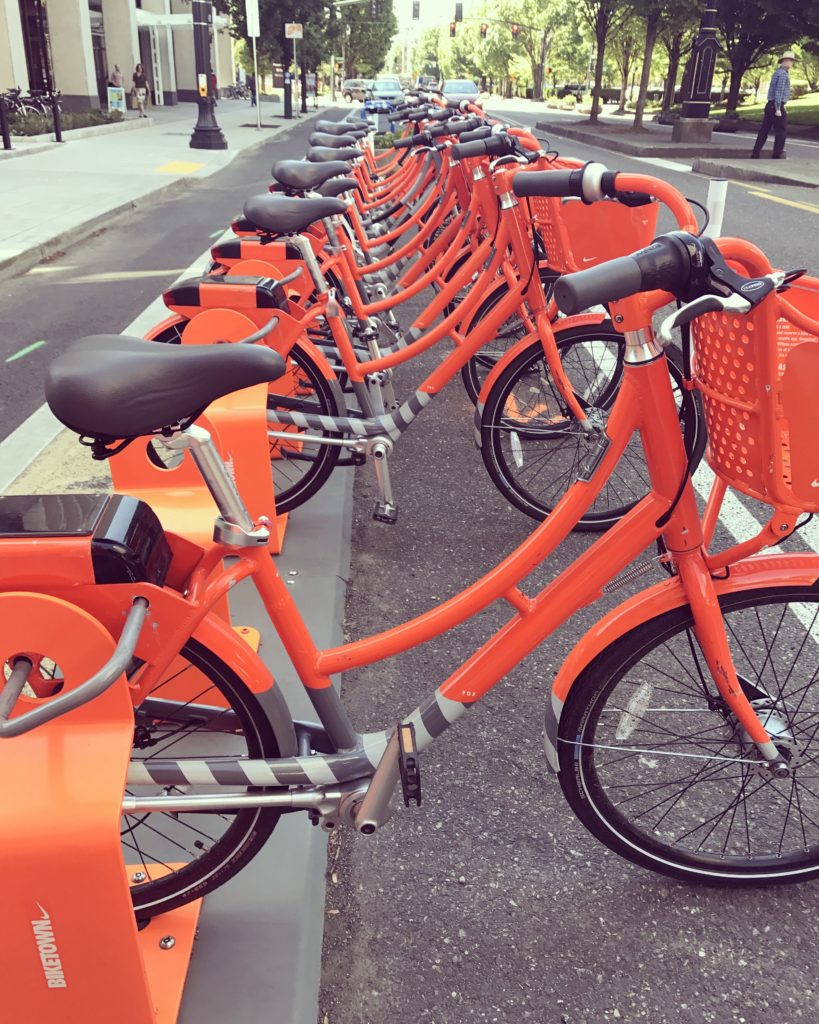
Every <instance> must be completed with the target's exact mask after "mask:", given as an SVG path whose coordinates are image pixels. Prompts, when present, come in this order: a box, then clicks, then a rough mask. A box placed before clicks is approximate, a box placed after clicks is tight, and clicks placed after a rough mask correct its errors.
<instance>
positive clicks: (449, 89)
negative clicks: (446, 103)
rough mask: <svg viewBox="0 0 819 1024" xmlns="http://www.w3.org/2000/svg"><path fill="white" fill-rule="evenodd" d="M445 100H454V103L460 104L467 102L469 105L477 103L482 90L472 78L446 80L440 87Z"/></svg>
mask: <svg viewBox="0 0 819 1024" xmlns="http://www.w3.org/2000/svg"><path fill="white" fill-rule="evenodd" d="M440 89H441V92H442V93H443V94H444V99H445V100H452V102H453V103H460V102H461V100H467V101H468V102H469V103H477V102H478V99H479V97H480V95H481V90H480V89H479V88H478V87H477V85H475V83H474V82H473V81H472V79H470V78H445V79H444V80H443V81H442V82H441V85H440Z"/></svg>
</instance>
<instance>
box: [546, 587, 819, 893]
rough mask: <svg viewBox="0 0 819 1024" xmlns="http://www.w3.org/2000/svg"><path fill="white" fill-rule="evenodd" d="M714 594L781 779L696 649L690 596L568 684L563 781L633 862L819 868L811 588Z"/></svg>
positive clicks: (742, 879)
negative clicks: (783, 775) (786, 769)
mask: <svg viewBox="0 0 819 1024" xmlns="http://www.w3.org/2000/svg"><path fill="white" fill-rule="evenodd" d="M720 605H721V607H722V611H723V614H724V615H725V621H726V628H727V631H728V638H729V641H730V642H731V647H732V651H733V653H734V659H735V663H736V668H737V672H738V674H739V677H740V682H741V685H742V687H743V690H744V691H745V693H746V696H748V697H749V699H752V700H759V701H760V702H761V703H760V705H759V710H758V711H757V714H758V715H759V716H760V719H761V720H762V718H763V716H764V717H765V719H766V727H767V728H768V730H769V732H771V731H773V730H776V731H777V732H778V740H777V745H778V746H779V747H780V750H782V751H784V752H786V756H787V758H788V759H789V760H790V762H791V763H792V765H793V768H792V773H791V775H790V776H789V778H787V779H784V780H780V779H774V778H773V777H772V776H771V775H770V773H768V772H767V771H766V769H764V768H763V767H762V766H761V761H758V757H759V755H758V752H757V751H756V749H755V748H754V747H753V746H752V745H751V744H750V743H749V742H747V735H746V736H745V738H743V735H742V732H741V730H740V729H739V727H738V725H737V724H736V720H735V719H733V716H732V715H731V714H730V712H729V711H728V710H727V705H726V704H725V702H724V701H723V699H722V697H721V695H720V694H719V692H718V691H717V689H716V687H715V685H714V683H713V681H712V680H711V677H710V674H709V673H708V669H707V667H705V664H704V659H702V658H701V655H698V652H697V647H696V640H695V639H694V636H693V630H692V626H693V619H692V616H691V612H690V609H689V607H688V606H687V605H685V606H683V607H681V608H675V609H673V610H671V611H668V612H665V613H663V614H661V615H658V616H656V617H654V618H652V619H649V620H647V621H646V622H643V623H641V624H640V625H639V626H637V627H636V628H634V629H632V630H631V631H630V632H628V633H626V634H625V635H624V636H622V637H620V638H619V639H618V640H616V641H615V642H614V643H612V644H611V645H610V646H609V647H608V648H606V649H605V650H603V651H602V652H601V653H600V654H599V655H598V656H597V657H596V658H595V659H594V661H592V662H591V664H589V665H588V666H587V667H586V668H585V669H584V670H583V671H582V673H581V674H580V676H579V677H578V678H577V680H576V681H575V682H574V685H573V686H572V688H571V690H570V692H569V696H568V699H567V701H566V705H565V708H564V710H563V714H562V716H561V719H560V726H559V730H558V749H559V756H560V776H559V777H560V782H561V786H562V789H563V792H564V794H565V796H566V799H567V800H568V802H569V804H570V805H571V807H572V809H573V810H574V812H575V814H576V815H577V816H578V818H579V819H580V821H581V822H582V823H583V824H584V825H585V827H586V828H587V829H588V830H589V831H590V832H591V833H592V834H593V835H594V836H595V837H596V838H597V839H599V840H600V841H601V842H603V843H604V844H605V845H606V846H608V847H609V848H610V849H612V850H614V851H615V852H616V853H618V854H619V855H620V856H623V857H625V858H627V859H628V860H630V861H632V862H633V863H635V864H639V865H640V866H641V867H645V868H649V869H651V870H654V871H658V872H660V873H662V874H665V875H670V876H672V877H674V878H682V879H686V880H688V881H692V880H695V881H699V882H704V883H710V884H715V885H716V884H722V885H742V886H749V885H757V886H761V885H767V884H773V883H778V882H795V881H804V880H807V879H810V878H816V877H817V876H819V794H817V793H816V792H815V791H814V783H813V781H812V780H813V778H814V777H815V760H816V757H817V750H816V744H817V740H816V738H815V735H816V731H817V730H816V721H815V720H816V717H817V714H819V692H817V693H813V692H811V691H812V690H819V686H813V687H812V686H811V682H812V681H815V680H816V650H817V648H816V645H815V643H813V642H812V641H811V640H810V633H811V632H812V631H815V630H816V628H817V623H818V622H819V591H818V590H817V589H815V588H814V587H809V586H783V585H782V584H778V585H777V584H775V583H774V584H772V585H771V586H770V587H768V588H758V589H755V590H752V591H747V592H745V593H735V594H729V595H725V596H724V597H722V598H721V599H720ZM780 609H781V610H780ZM760 640H762V641H763V643H762V646H760V644H759V641H760ZM800 641H801V642H800ZM689 666H690V667H689ZM687 672H690V675H688V676H687V677H686V679H685V680H684V679H683V678H682V676H683V675H684V674H685V673H687ZM701 673H702V678H701ZM806 678H807V680H808V682H807V683H805V679H806ZM703 680H704V681H703ZM704 686H705V687H707V690H708V693H709V697H708V699H706V696H705V692H704V689H703V687H704ZM658 688H659V693H657V691H658ZM655 693H657V697H656V701H657V704H658V706H657V707H653V706H652V698H653V697H654V694H655ZM669 704H671V705H672V706H671V707H670V708H669V707H667V706H666V705H669ZM676 705H680V706H676ZM669 712H673V714H674V717H673V720H671V721H670V720H669V718H670V716H669ZM732 719H733V720H732ZM658 720H660V721H659V722H658ZM672 730H677V731H672ZM783 730H784V731H783ZM652 736H653V737H654V741H653V742H652ZM657 737H660V739H659V740H658V739H657ZM811 741H813V742H812V743H811ZM618 744H619V746H618ZM675 745H678V746H679V748H680V749H675ZM611 747H614V748H615V749H614V750H612V749H610V748H611ZM628 748H632V749H631V752H630V753H629V749H628ZM638 749H639V751H640V752H639V753H637V752H636V751H637V750H638ZM675 752H676V754H677V755H679V754H680V753H683V754H686V755H687V757H686V758H681V757H679V756H673V754H674V753H675ZM691 754H694V758H693V759H692V758H691ZM723 757H726V758H728V759H729V760H728V761H727V762H726V761H723V760H721V759H722V758H723ZM803 769H807V770H806V771H805V770H803ZM811 772H813V773H814V774H813V775H810V778H808V779H805V776H806V775H809V773H811ZM620 773H622V774H620ZM800 779H802V780H803V781H801V782H800ZM625 787H628V788H625ZM640 787H643V788H644V789H645V793H641V791H640ZM697 787H699V788H697ZM675 789H680V795H679V796H677V797H675V796H674V795H673V794H674V790H675ZM640 819H642V820H640ZM735 826H736V827H735ZM786 847H787V849H786Z"/></svg>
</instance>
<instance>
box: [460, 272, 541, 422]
mask: <svg viewBox="0 0 819 1024" xmlns="http://www.w3.org/2000/svg"><path fill="white" fill-rule="evenodd" d="M539 273H540V280H541V283H542V284H543V291H544V293H545V295H546V299H547V300H548V299H550V298H551V297H552V292H553V291H554V286H555V282H556V281H557V279H558V278H559V277H560V274H558V273H557V272H556V271H554V270H550V269H549V268H548V267H540V269H539ZM508 291H509V285H508V284H506V282H505V281H499V282H498V283H497V285H496V287H495V288H493V290H492V291H491V292H490V293H489V295H487V297H486V298H485V299H484V300H483V302H482V303H481V304H480V306H478V308H477V309H476V310H475V313H474V315H473V317H472V319H471V320H470V322H469V326H468V327H467V329H466V334H467V335H469V333H470V331H474V330H475V329H476V328H477V326H478V324H479V323H480V321H481V320H483V319H484V318H485V317H486V316H488V315H489V313H491V312H492V310H493V309H494V308H495V306H497V304H498V303H499V302H500V300H501V299H502V298H503V296H504V295H506V294H507V293H508ZM526 334H527V328H526V326H525V324H524V323H523V321H522V320H521V319H520V316H519V315H518V314H517V313H514V314H513V315H512V316H510V317H509V319H508V320H506V321H505V322H504V323H502V324H501V325H500V327H499V328H498V332H497V336H496V338H495V340H493V341H492V342H490V343H489V344H488V345H484V346H483V347H482V348H481V349H480V351H478V352H476V353H475V355H474V356H472V357H471V358H470V359H469V360H468V361H467V362H466V363H465V364H464V366H463V367H462V368H461V380H462V381H463V385H464V387H465V388H466V393H467V394H468V395H469V397H470V399H471V400H472V404H473V405H476V404H477V402H478V395H480V393H481V388H482V387H483V385H484V382H485V381H486V378H487V377H488V376H489V374H490V373H491V372H492V370H493V369H494V368H495V364H496V363H497V362H498V361H499V360H500V359H502V358H503V356H504V355H506V353H507V352H508V351H509V349H510V348H512V346H513V345H516V344H517V343H518V342H519V341H520V339H521V338H523V337H524V336H525V335H526Z"/></svg>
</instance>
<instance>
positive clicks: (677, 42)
mask: <svg viewBox="0 0 819 1024" xmlns="http://www.w3.org/2000/svg"><path fill="white" fill-rule="evenodd" d="M702 7H703V2H702V0H677V2H676V3H675V4H674V5H673V6H671V7H667V8H666V9H665V11H664V12H663V19H662V24H661V25H660V44H661V45H662V47H663V49H664V51H665V55H666V64H667V70H666V73H665V87H664V88H663V101H662V109H661V110H660V119H661V120H662V118H663V117H665V116H666V115H667V114H668V112H669V111H670V110H671V107H672V106H673V104H674V95H675V92H676V89H677V78H678V76H679V73H680V64H681V63H682V61H683V58H684V57H686V56H687V54H688V53H689V52H690V50H691V46H692V44H693V42H694V39H695V38H696V35H697V31H698V30H699V23H700V18H701V16H702Z"/></svg>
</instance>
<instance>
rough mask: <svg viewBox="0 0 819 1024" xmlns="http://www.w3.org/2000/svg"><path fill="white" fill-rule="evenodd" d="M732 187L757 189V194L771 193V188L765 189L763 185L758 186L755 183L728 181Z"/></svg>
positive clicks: (730, 179)
mask: <svg viewBox="0 0 819 1024" xmlns="http://www.w3.org/2000/svg"><path fill="white" fill-rule="evenodd" d="M728 180H729V181H730V182H731V184H732V185H739V186H740V187H741V188H749V189H756V191H757V192H770V191H771V190H770V189H769V188H763V187H762V186H761V185H757V183H756V182H755V181H734V179H733V178H729V179H728Z"/></svg>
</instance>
